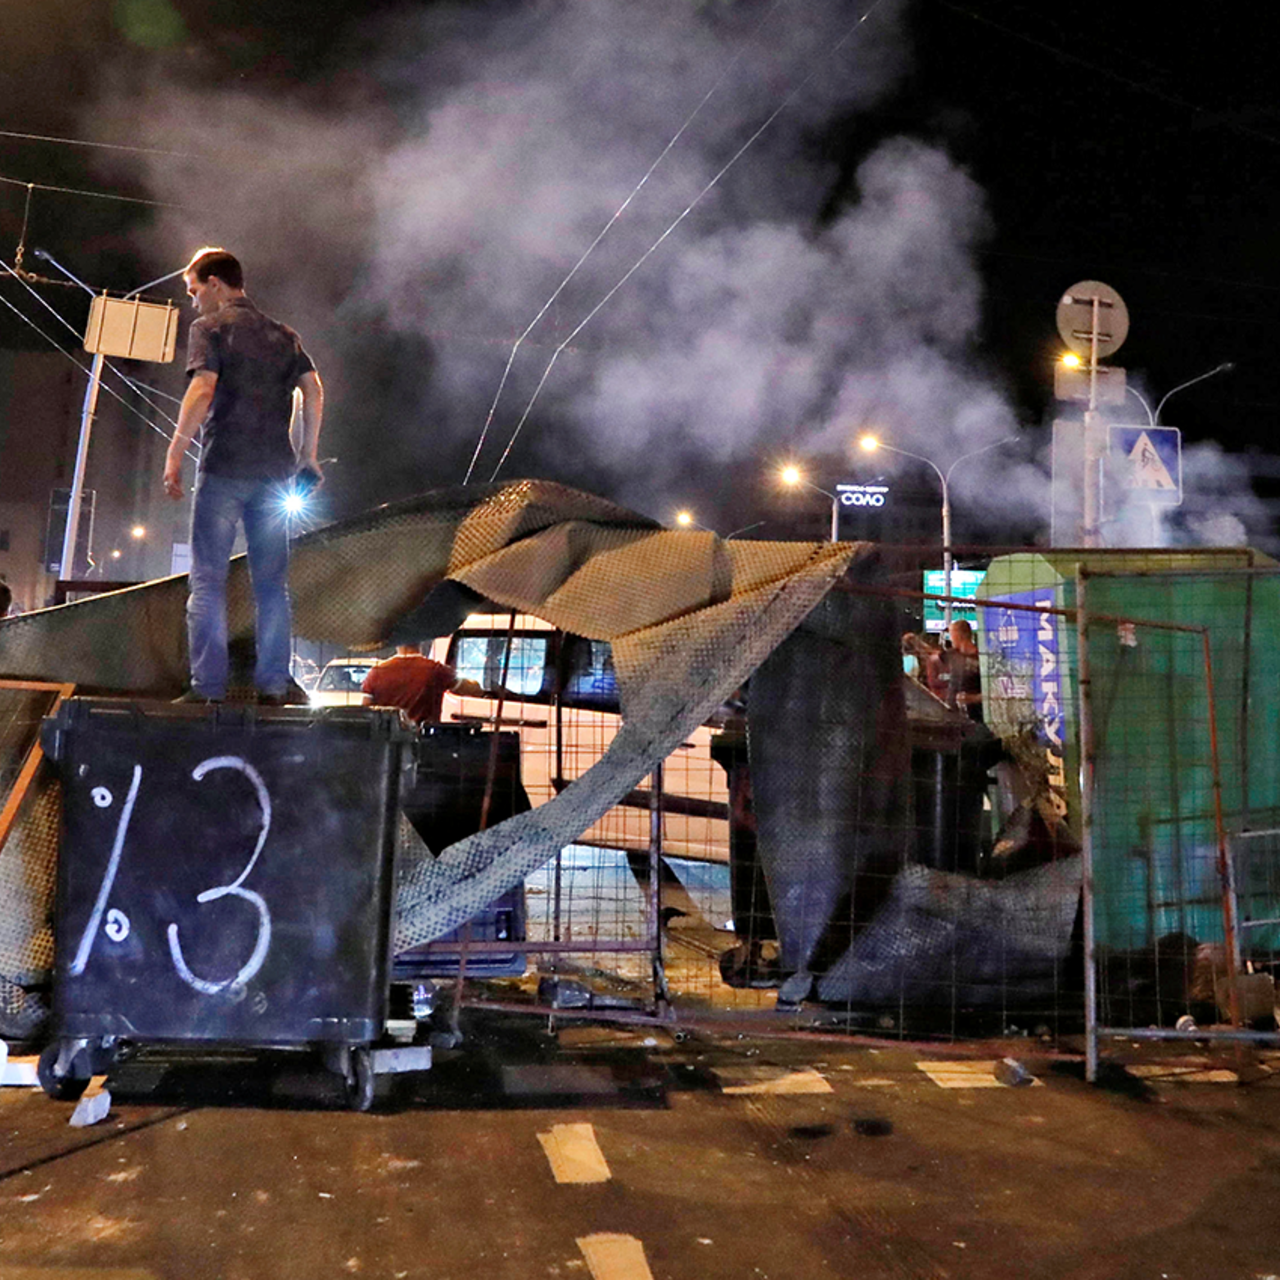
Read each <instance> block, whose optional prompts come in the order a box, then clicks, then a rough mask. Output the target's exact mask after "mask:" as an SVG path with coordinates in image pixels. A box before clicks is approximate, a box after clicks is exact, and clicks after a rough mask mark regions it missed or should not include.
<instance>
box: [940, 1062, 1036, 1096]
mask: <svg viewBox="0 0 1280 1280" xmlns="http://www.w3.org/2000/svg"><path fill="white" fill-rule="evenodd" d="M1009 1061H1015V1062H1016V1059H1009ZM997 1065H998V1064H997V1063H995V1062H917V1063H916V1067H917V1068H918V1069H919V1070H921V1071H923V1072H924V1073H925V1075H927V1076H928V1077H929V1079H930V1080H932V1081H933V1083H934V1084H936V1085H937V1086H938V1087H939V1088H941V1089H1004V1088H1007V1087H1008V1085H1007V1084H1006V1083H1005V1081H1003V1080H999V1079H997V1077H996V1067H997ZM1027 1083H1029V1084H1033V1085H1036V1086H1038V1087H1040V1088H1043V1087H1044V1081H1043V1080H1038V1079H1036V1077H1035V1076H1030V1077H1029V1079H1028V1081H1027Z"/></svg>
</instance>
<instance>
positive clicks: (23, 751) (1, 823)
mask: <svg viewBox="0 0 1280 1280" xmlns="http://www.w3.org/2000/svg"><path fill="white" fill-rule="evenodd" d="M60 692H61V690H60V688H59V687H58V686H56V685H55V686H53V687H45V688H31V687H26V688H23V687H20V686H15V685H14V684H13V683H11V682H5V681H0V815H3V816H2V818H0V1038H3V1037H11V1038H13V1039H16V1040H21V1039H25V1038H26V1037H28V1036H29V1035H31V1034H32V1033H33V1032H34V1031H36V1030H37V1029H38V1028H39V1026H40V1025H41V1023H42V1022H43V1020H44V1018H45V1016H46V1015H47V1012H48V1003H47V999H46V992H47V987H48V973H49V970H50V969H51V967H52V964H53V934H52V928H51V925H52V917H53V894H54V876H55V870H56V866H57V861H56V859H57V848H58V843H57V842H58V819H59V813H60V806H59V787H58V781H57V779H56V778H55V777H54V776H53V774H52V771H51V770H50V769H48V767H47V766H45V767H43V768H40V767H35V768H33V766H35V765H37V762H38V757H39V752H38V747H37V742H38V737H39V731H40V722H41V719H42V718H43V717H44V716H45V715H46V714H48V713H49V712H50V711H51V710H52V709H53V708H54V706H55V705H56V703H57V701H58V697H59V695H60Z"/></svg>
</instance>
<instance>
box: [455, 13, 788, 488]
mask: <svg viewBox="0 0 1280 1280" xmlns="http://www.w3.org/2000/svg"><path fill="white" fill-rule="evenodd" d="M782 3H784V0H775V3H774V4H773V5H772V7H771V8H770V9H769V11H768V12H767V13H766V14H765V15H764V16H763V17H762V18H761V19H760V21H759V22H758V23H757V24H756V26H755V29H754V30H753V31H752V33H751V34H752V36H753V37H754V36H755V35H756V34H757V33H759V31H760V30H761V28H763V26H764V24H765V23H766V22H767V21H768V20H769V19H770V18H771V17H773V14H774V12H775V11H776V10H777V8H778V7H779V5H781V4H782ZM744 52H745V45H744V48H743V49H741V50H739V51H738V53H736V54H735V55H734V56H733V57H732V58H731V59H730V60H729V62H728V63H727V64H726V65H725V67H724V70H722V71H721V73H720V75H719V76H718V77H717V78H716V81H715V83H714V84H713V85H712V86H711V88H710V89H708V90H707V92H706V93H705V94H704V95H703V97H702V101H701V102H699V103H698V105H697V106H696V107H694V109H693V110H692V111H691V112H690V113H689V114H688V115H687V116H686V117H685V119H684V122H683V123H682V124H681V125H680V127H679V128H678V129H677V130H676V131H675V133H673V134H672V135H671V138H670V140H669V141H668V142H667V145H666V146H665V147H663V148H662V150H661V151H660V152H659V153H658V157H657V159H656V160H654V162H653V163H652V164H651V165H650V166H649V167H648V169H646V170H645V172H644V176H643V177H641V179H640V181H639V182H637V183H636V184H635V186H634V187H632V188H631V191H630V192H629V193H628V195H627V198H626V199H625V200H623V202H622V203H621V204H620V205H619V206H618V207H617V209H615V210H614V212H613V216H612V217H611V218H610V219H609V220H608V221H607V222H606V223H605V224H604V226H603V227H601V228H600V231H599V233H598V234H597V236H596V238H595V239H594V240H592V242H591V243H590V244H589V245H588V246H587V247H586V250H585V251H584V252H583V254H582V256H581V257H580V258H579V259H578V260H577V262H575V263H574V264H573V266H572V267H571V268H570V270H569V273H568V274H567V275H566V276H565V277H564V279H563V280H561V281H560V283H559V284H558V285H556V287H555V289H554V291H553V292H552V294H551V296H550V297H549V298H548V299H547V300H546V302H544V303H543V304H542V307H541V308H540V309H539V311H538V313H537V315H535V316H534V317H533V319H532V320H530V321H529V324H528V327H527V328H526V329H525V331H524V332H523V333H522V334H521V335H520V336H519V337H518V338H517V339H516V340H515V343H514V344H513V346H512V348H511V353H510V355H508V356H507V364H506V367H505V368H504V369H503V371H502V377H501V378H499V379H498V389H497V391H496V392H494V396H493V403H492V404H491V405H490V406H489V413H488V416H487V417H486V418H485V420H484V426H483V427H482V428H481V430H480V439H479V440H478V441H476V447H475V452H474V453H473V454H472V455H471V462H470V463H469V464H468V466H467V474H466V475H465V476H464V477H463V480H462V483H463V484H464V485H465V484H469V483H470V481H471V473H472V472H473V471H474V470H475V466H476V462H477V461H478V460H479V457H480V451H481V450H482V449H483V448H484V445H485V441H486V440H487V439H488V436H489V427H490V426H491V425H492V423H493V416H494V414H495V413H496V412H497V409H498V401H499V400H500V399H501V398H502V391H503V388H504V387H505V386H506V385H507V377H508V375H509V374H510V373H511V366H512V365H513V364H514V363H515V358H516V353H517V352H518V351H519V350H520V346H521V344H522V343H523V342H524V340H525V339H526V338H527V337H528V336H529V334H530V333H532V332H533V329H534V327H535V326H536V325H537V323H538V321H539V320H541V319H542V317H543V316H545V315H546V314H547V311H548V310H549V309H550V308H551V306H552V304H553V303H554V302H555V300H556V299H557V298H558V297H559V296H560V295H561V293H563V292H564V290H565V289H566V288H567V287H568V284H569V282H570V281H571V280H572V279H573V277H574V276H576V275H577V274H578V271H579V269H580V268H581V267H582V265H583V264H584V263H585V262H586V260H587V259H588V258H589V257H590V256H591V255H592V253H593V252H594V251H595V249H596V246H597V245H598V244H599V243H600V242H601V241H602V240H603V239H604V238H605V236H607V235H608V234H609V232H610V231H611V230H612V229H613V227H614V225H615V224H616V223H617V221H618V219H619V218H621V217H622V215H623V214H624V213H625V212H626V211H627V207H628V206H629V205H630V204H631V202H632V201H633V200H634V199H635V198H636V196H638V195H639V194H640V191H641V189H642V188H643V187H644V186H645V184H646V183H647V182H648V181H649V179H650V178H651V177H652V176H653V173H654V170H656V169H657V167H658V166H659V165H660V164H661V163H662V162H663V160H665V159H666V158H667V156H668V155H669V154H670V152H671V149H672V148H673V147H674V146H675V145H676V143H677V142H679V141H680V139H681V137H682V136H683V135H684V133H685V131H686V130H687V129H688V128H689V126H690V125H691V124H692V123H693V122H694V120H695V119H696V118H697V116H698V115H699V114H700V113H701V111H702V109H703V107H705V106H706V105H707V103H708V102H710V101H711V99H712V98H713V97H714V96H715V93H716V91H717V90H718V89H719V88H720V86H721V85H722V84H723V83H724V82H725V79H726V77H727V76H728V75H729V73H730V72H731V71H732V70H733V68H734V67H735V66H737V64H738V63H739V62H740V61H741V60H742V57H743V54H744ZM557 354H559V353H557ZM553 358H554V357H553ZM503 456H504V457H505V456H506V455H505V454H504V455H503Z"/></svg>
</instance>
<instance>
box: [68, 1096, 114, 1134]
mask: <svg viewBox="0 0 1280 1280" xmlns="http://www.w3.org/2000/svg"><path fill="white" fill-rule="evenodd" d="M110 1110H111V1092H110V1090H108V1089H99V1090H98V1091H97V1092H96V1093H86V1094H85V1095H84V1097H83V1098H81V1099H80V1101H79V1102H77V1103H76V1109H75V1110H74V1111H73V1112H72V1113H71V1119H70V1120H69V1121H68V1122H67V1123H68V1124H70V1125H71V1127H72V1128H73V1129H87V1128H88V1127H89V1126H90V1125H91V1124H98V1123H100V1122H101V1121H103V1120H105V1119H106V1118H107V1113H108V1112H109V1111H110Z"/></svg>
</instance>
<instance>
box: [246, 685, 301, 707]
mask: <svg viewBox="0 0 1280 1280" xmlns="http://www.w3.org/2000/svg"><path fill="white" fill-rule="evenodd" d="M310 705H311V699H310V698H308V697H307V691H306V690H305V689H304V688H303V687H302V686H301V685H300V684H298V683H297V682H296V681H293V680H290V681H289V686H288V688H286V689H285V691H284V692H283V693H260V694H258V706H260V707H309V706H310Z"/></svg>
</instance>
